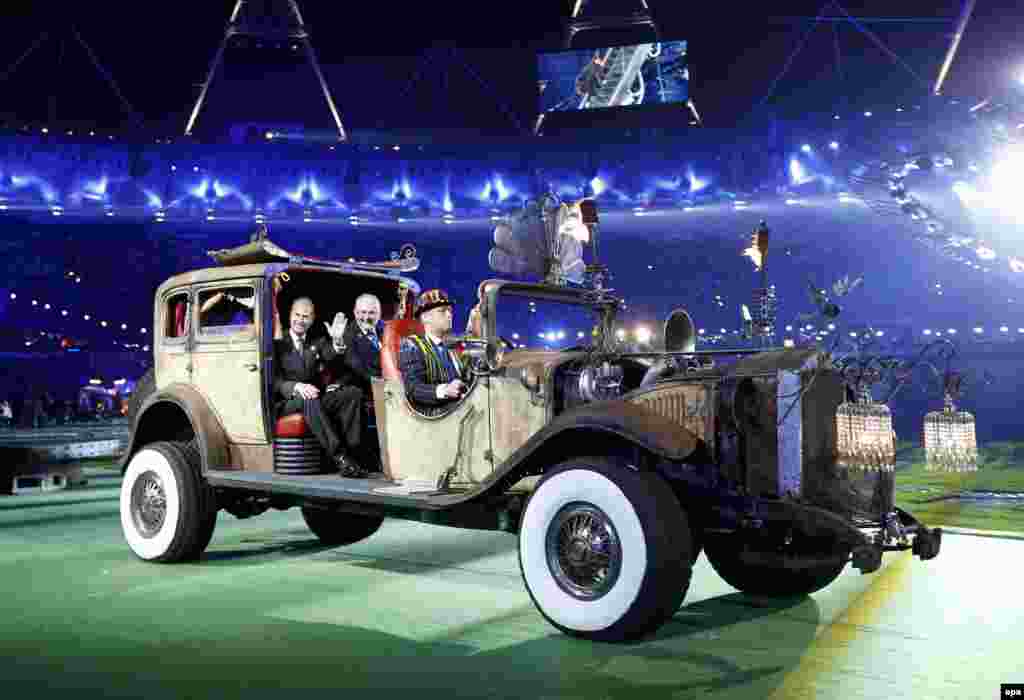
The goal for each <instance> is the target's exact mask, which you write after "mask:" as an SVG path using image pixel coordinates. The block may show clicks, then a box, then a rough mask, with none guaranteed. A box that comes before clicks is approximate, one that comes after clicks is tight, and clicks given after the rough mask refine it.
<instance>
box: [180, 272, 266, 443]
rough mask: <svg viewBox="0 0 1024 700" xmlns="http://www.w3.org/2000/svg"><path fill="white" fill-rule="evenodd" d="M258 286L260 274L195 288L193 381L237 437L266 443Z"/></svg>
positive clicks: (233, 438) (236, 439) (233, 437)
mask: <svg viewBox="0 0 1024 700" xmlns="http://www.w3.org/2000/svg"><path fill="white" fill-rule="evenodd" d="M261 286H262V283H261V281H258V280H245V281H239V280H231V281H228V282H222V283H219V284H208V285H203V286H201V287H197V289H196V298H195V306H196V311H195V314H194V315H195V319H196V322H195V334H194V343H193V351H192V364H193V367H194V369H193V376H194V380H193V381H194V384H195V386H196V388H197V389H198V390H199V391H200V392H201V393H202V394H203V395H204V396H205V397H206V399H207V401H208V402H209V403H210V407H211V408H212V409H213V412H214V413H215V414H216V415H217V417H218V418H219V419H220V422H221V425H223V426H224V431H225V432H226V433H227V436H228V440H230V441H231V442H236V443H247V444H265V443H266V434H265V432H264V426H263V403H262V400H261V396H262V386H263V372H264V369H263V363H262V362H261V361H260V343H259V336H260V333H259V328H260V318H259V314H260V308H259V306H260V305H259V304H257V303H255V301H256V300H257V299H259V290H260V287H261Z"/></svg>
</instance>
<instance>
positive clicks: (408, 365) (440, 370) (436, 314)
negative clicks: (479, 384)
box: [399, 289, 469, 415]
mask: <svg viewBox="0 0 1024 700" xmlns="http://www.w3.org/2000/svg"><path fill="white" fill-rule="evenodd" d="M452 307H453V304H452V302H451V301H450V300H449V299H448V295H447V294H445V292H444V291H443V290H441V289H429V290H427V291H425V292H423V293H422V294H421V295H420V297H419V299H417V301H416V311H415V312H414V315H415V316H416V318H418V319H419V320H420V322H421V323H422V324H423V330H424V333H423V335H410V336H407V337H406V338H405V339H403V340H402V347H401V355H400V358H399V364H400V366H401V367H400V368H401V371H402V379H403V381H404V383H405V395H406V396H407V397H408V398H409V401H410V402H411V403H412V404H413V406H415V407H416V409H417V410H419V411H420V412H422V413H424V414H426V415H437V414H439V413H443V412H444V410H445V408H446V407H447V406H448V405H449V404H451V403H453V402H454V401H457V400H458V399H459V398H460V397H461V396H462V395H463V394H465V393H466V391H467V390H468V389H469V386H468V384H467V382H466V377H467V371H466V368H465V367H464V366H463V364H462V362H461V361H460V359H459V358H458V356H456V354H455V353H454V352H452V351H451V350H449V349H448V348H446V347H445V345H444V340H445V338H446V337H447V336H448V335H449V334H450V333H451V331H452Z"/></svg>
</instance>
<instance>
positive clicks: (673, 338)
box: [665, 309, 697, 352]
mask: <svg viewBox="0 0 1024 700" xmlns="http://www.w3.org/2000/svg"><path fill="white" fill-rule="evenodd" d="M665 350H666V351H668V352H695V351H696V350H697V331H696V329H695V328H694V326H693V319H692V318H690V314H688V313H687V312H686V310H685V309H676V310H675V311H673V312H672V313H671V314H669V316H668V320H667V321H665Z"/></svg>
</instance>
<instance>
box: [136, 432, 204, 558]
mask: <svg viewBox="0 0 1024 700" xmlns="http://www.w3.org/2000/svg"><path fill="white" fill-rule="evenodd" d="M216 522H217V506H216V497H215V495H214V493H213V490H212V489H211V488H210V487H209V486H208V485H207V484H206V482H205V481H203V479H202V477H201V476H200V473H199V455H198V452H197V451H196V448H195V446H194V445H192V444H190V443H185V442H155V443H153V444H150V445H146V446H145V447H143V448H142V449H140V450H139V451H138V452H136V453H135V455H134V456H133V457H132V459H131V461H130V462H129V463H128V468H127V469H126V470H125V474H124V479H123V480H122V482H121V529H122V531H123V532H124V536H125V540H127V542H128V546H129V547H131V549H132V551H133V552H134V553H135V555H136V556H138V557H139V558H140V559H143V560H145V561H153V562H165V563H170V562H179V561H188V560H190V559H195V558H196V557H198V556H199V555H200V554H201V553H202V552H203V550H205V549H206V547H207V545H208V544H209V543H210V538H211V537H212V536H213V530H214V527H215V526H216Z"/></svg>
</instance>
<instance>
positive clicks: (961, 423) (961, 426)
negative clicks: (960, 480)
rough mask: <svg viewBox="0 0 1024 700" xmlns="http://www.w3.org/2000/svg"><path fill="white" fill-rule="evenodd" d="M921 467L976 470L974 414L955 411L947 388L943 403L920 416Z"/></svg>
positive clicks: (957, 470)
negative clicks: (939, 407)
mask: <svg viewBox="0 0 1024 700" xmlns="http://www.w3.org/2000/svg"><path fill="white" fill-rule="evenodd" d="M924 452H925V469H928V470H931V471H947V472H965V471H977V470H978V441H977V438H976V437H975V430H974V416H973V415H971V414H970V413H968V412H967V411H958V410H956V406H955V405H954V403H953V397H952V395H951V394H950V393H949V392H947V393H946V396H945V407H944V408H943V409H942V410H941V411H932V412H931V413H929V414H928V415H926V416H925V417H924Z"/></svg>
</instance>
